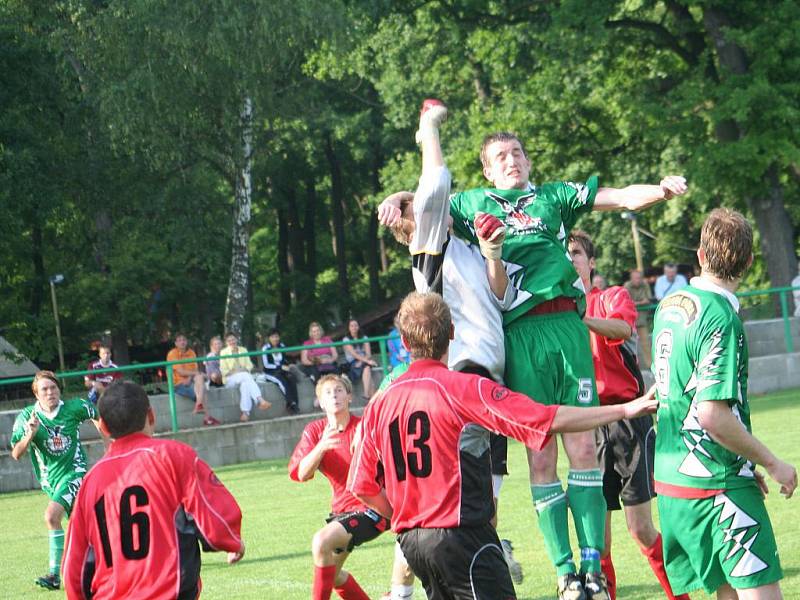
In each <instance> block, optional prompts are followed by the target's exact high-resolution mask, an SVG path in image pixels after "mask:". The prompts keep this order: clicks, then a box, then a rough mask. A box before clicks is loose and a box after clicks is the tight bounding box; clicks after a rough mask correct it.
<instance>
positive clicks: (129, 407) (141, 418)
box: [97, 379, 150, 439]
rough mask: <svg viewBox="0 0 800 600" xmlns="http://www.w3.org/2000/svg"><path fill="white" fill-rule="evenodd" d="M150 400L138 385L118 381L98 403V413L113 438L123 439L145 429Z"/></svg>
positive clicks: (102, 395) (104, 393)
mask: <svg viewBox="0 0 800 600" xmlns="http://www.w3.org/2000/svg"><path fill="white" fill-rule="evenodd" d="M149 408H150V398H148V397H147V392H145V391H144V388H143V387H142V386H140V385H139V384H138V383H133V382H132V381H123V380H121V379H118V380H117V381H114V382H113V383H112V384H111V385H109V386H108V387H107V388H106V389H105V391H104V392H103V393H102V394H101V395H100V399H99V400H98V401H97V411H98V412H99V413H100V418H101V419H103V422H104V423H105V424H106V428H107V429H108V432H109V433H110V434H111V437H112V438H114V439H116V438H121V437H122V436H124V435H128V434H130V433H136V432H138V431H141V430H142V429H143V428H144V424H145V422H146V420H147V411H148V410H149Z"/></svg>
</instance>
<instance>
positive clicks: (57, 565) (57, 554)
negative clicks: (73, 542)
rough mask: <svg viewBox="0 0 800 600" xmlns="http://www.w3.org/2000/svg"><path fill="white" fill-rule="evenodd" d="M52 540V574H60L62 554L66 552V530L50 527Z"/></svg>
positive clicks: (50, 539) (49, 532) (49, 536)
mask: <svg viewBox="0 0 800 600" xmlns="http://www.w3.org/2000/svg"><path fill="white" fill-rule="evenodd" d="M48 534H49V535H48V536H47V537H48V540H49V542H50V574H51V575H58V573H59V571H60V569H61V555H62V554H63V553H64V530H63V529H49V530H48Z"/></svg>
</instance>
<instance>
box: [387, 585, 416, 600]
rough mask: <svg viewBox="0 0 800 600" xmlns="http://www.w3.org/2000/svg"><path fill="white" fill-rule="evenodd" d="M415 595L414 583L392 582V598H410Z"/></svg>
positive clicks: (400, 599) (404, 599)
mask: <svg viewBox="0 0 800 600" xmlns="http://www.w3.org/2000/svg"><path fill="white" fill-rule="evenodd" d="M413 597H414V586H413V585H402V584H397V583H395V584H392V600H409V598H413Z"/></svg>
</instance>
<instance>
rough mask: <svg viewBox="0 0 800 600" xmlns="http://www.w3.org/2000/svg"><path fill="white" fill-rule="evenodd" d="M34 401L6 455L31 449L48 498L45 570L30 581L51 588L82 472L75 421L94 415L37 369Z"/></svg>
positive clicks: (56, 580)
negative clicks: (47, 560) (47, 565)
mask: <svg viewBox="0 0 800 600" xmlns="http://www.w3.org/2000/svg"><path fill="white" fill-rule="evenodd" d="M31 387H32V388H33V394H34V396H36V403H34V404H32V405H31V406H28V407H26V408H24V409H23V410H22V411H21V412H20V413H19V415H18V416H17V419H16V421H15V422H14V429H13V431H12V433H11V456H12V457H13V458H14V459H15V460H19V459H20V458H21V457H22V456H23V455H24V454H25V452H27V451H28V450H30V451H31V462H32V463H33V472H34V474H35V475H36V479H38V481H39V484H40V485H41V486H42V491H43V492H44V493H45V494H47V496H48V498H50V502H48V503H47V508H46V509H45V511H44V521H45V523H46V525H47V530H48V534H49V536H48V537H49V543H50V571H49V573H48V574H47V575H44V576H43V577H39V578H38V579H37V580H36V584H37V585H39V586H41V587H43V588H47V589H51V590H57V589H58V588H59V587H60V586H61V578H60V576H59V568H60V566H61V554H62V553H63V551H64V528H63V527H62V521H63V520H64V515H67V516H68V515H69V513H70V512H71V511H72V506H73V504H74V502H75V498H76V496H77V495H78V489H79V488H80V486H81V481H82V480H83V476H84V474H85V473H86V454H84V452H83V447H82V446H81V441H80V433H79V431H78V429H79V427H80V425H81V423H83V422H84V421H86V420H88V419H92V420H93V421H95V425H97V423H96V419H97V413H96V411H95V408H94V406H92V404H91V403H89V402H87V401H84V400H82V399H75V400H66V401H63V400H61V388H60V387H59V384H58V380H57V379H56V376H55V375H54V374H53V373H52V372H50V371H39V372H38V373H36V375H35V376H34V378H33V384H32V386H31Z"/></svg>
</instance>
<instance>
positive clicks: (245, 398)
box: [219, 333, 272, 423]
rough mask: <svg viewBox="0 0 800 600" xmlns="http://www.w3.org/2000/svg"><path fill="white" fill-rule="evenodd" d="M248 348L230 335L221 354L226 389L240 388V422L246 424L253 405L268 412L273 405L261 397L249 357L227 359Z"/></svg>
mask: <svg viewBox="0 0 800 600" xmlns="http://www.w3.org/2000/svg"><path fill="white" fill-rule="evenodd" d="M246 352H247V348H245V347H244V346H240V345H239V340H238V338H237V337H236V336H235V335H234V334H232V333H229V334H228V335H226V336H225V348H223V349H222V351H221V352H220V353H219V356H220V361H219V366H220V370H221V371H222V381H223V382H224V383H225V387H226V388H232V387H236V386H238V387H239V410H241V411H242V415H241V416H240V417H239V420H240V421H241V422H242V423H244V422H245V421H249V420H250V412H251V411H252V410H253V405H257V406H258V408H259V409H261V410H267V409H268V408H269V407H270V406H272V404H271V403H270V402H268V401H266V400H264V398H263V397H262V396H261V388H259V387H258V384H257V383H256V380H255V379H253V376H252V375H251V374H250V371H251V370H252V368H253V363H252V362H251V361H250V358H249V357H247V356H240V357H239V358H225V357H226V356H231V355H233V354H245V353H246Z"/></svg>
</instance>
